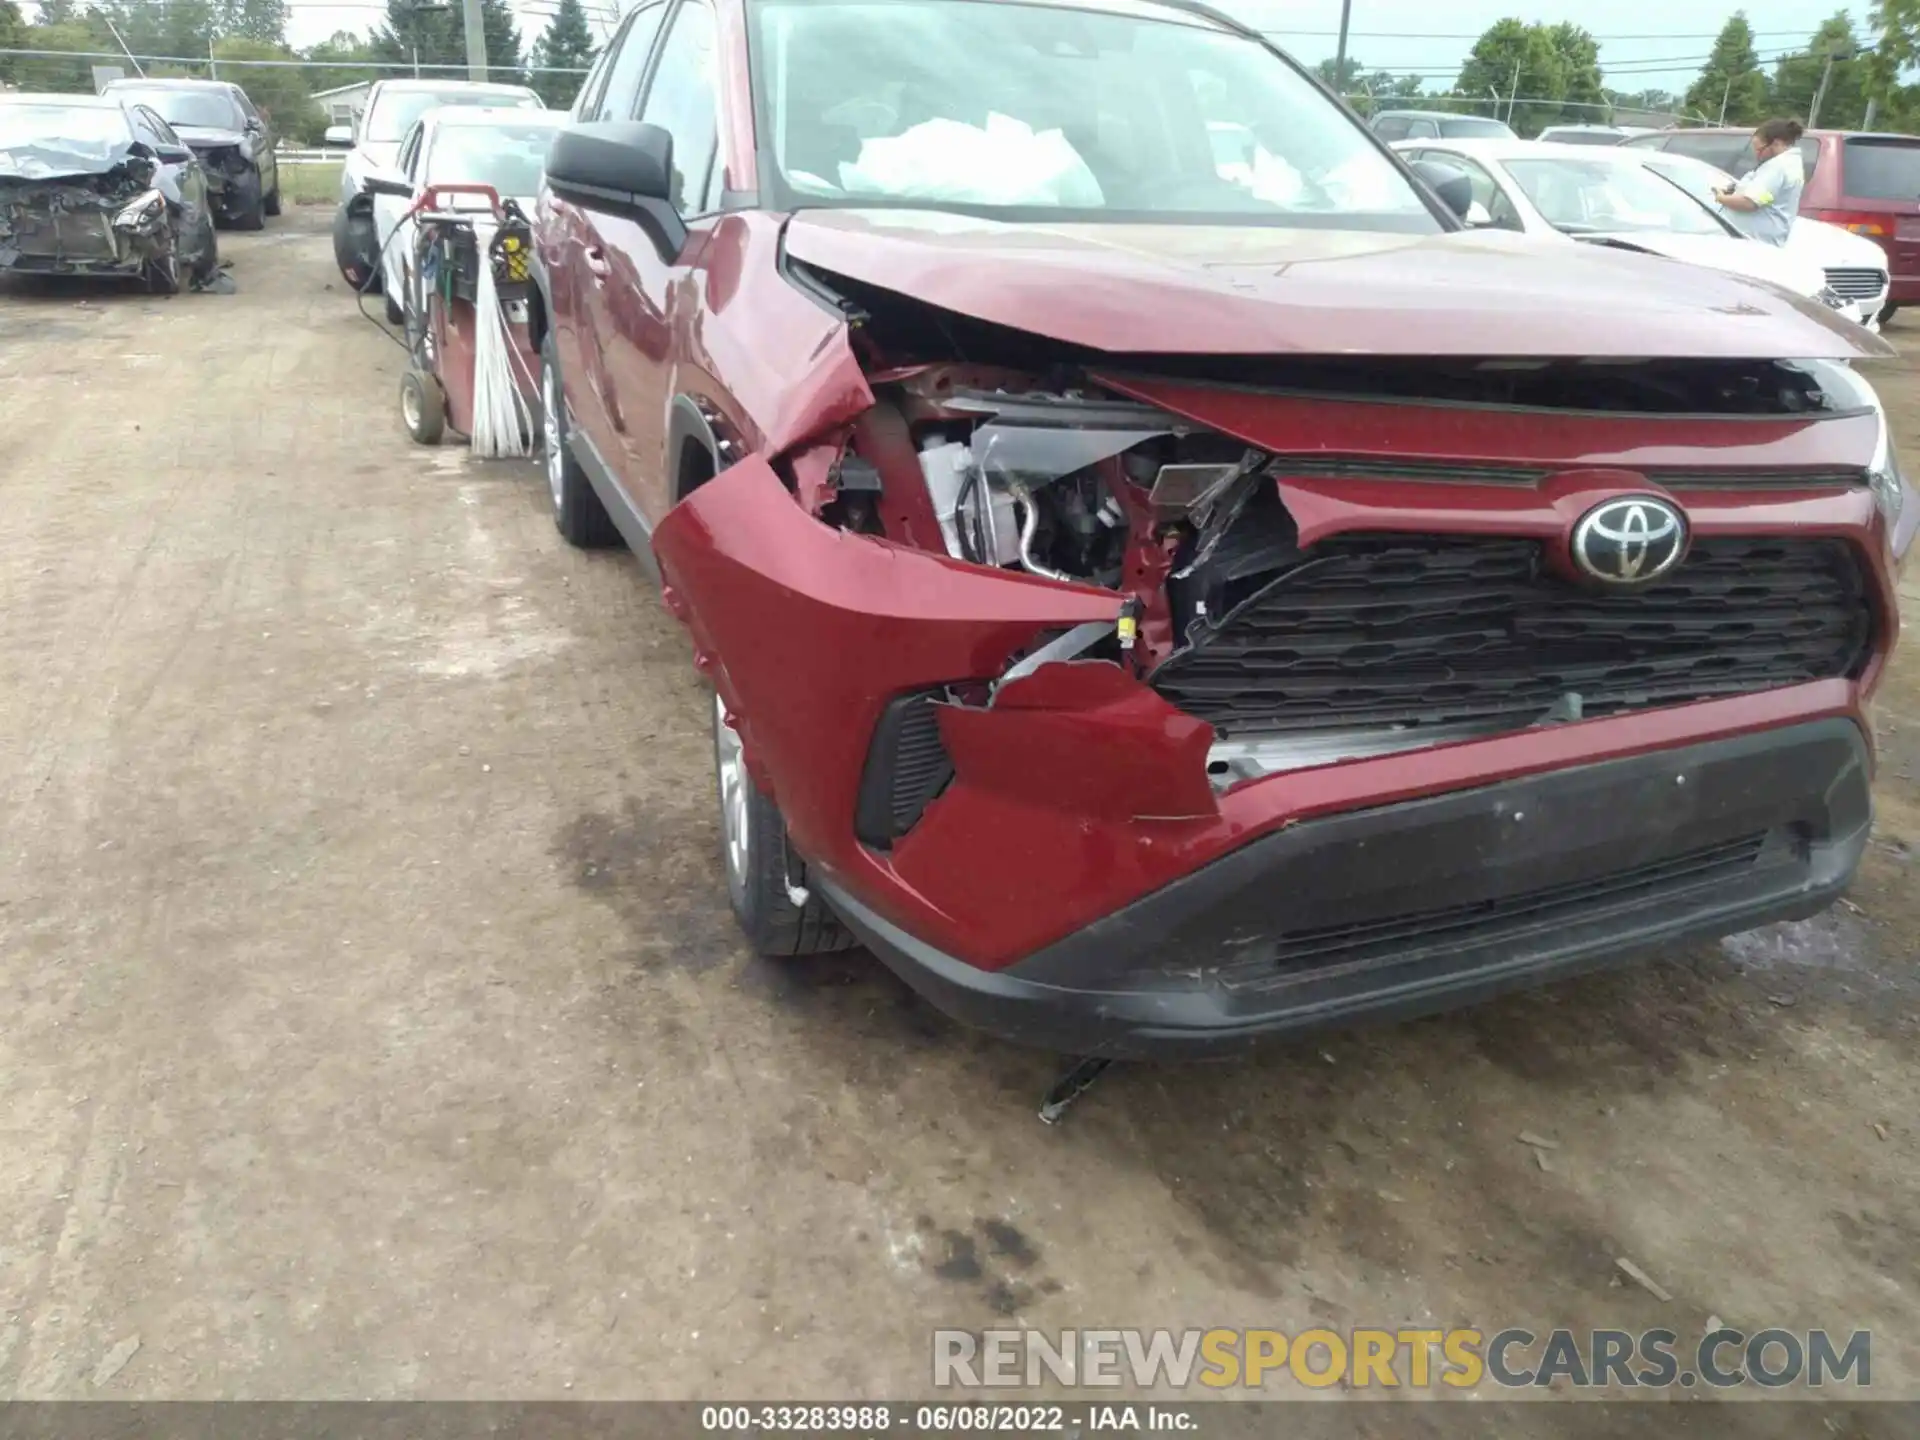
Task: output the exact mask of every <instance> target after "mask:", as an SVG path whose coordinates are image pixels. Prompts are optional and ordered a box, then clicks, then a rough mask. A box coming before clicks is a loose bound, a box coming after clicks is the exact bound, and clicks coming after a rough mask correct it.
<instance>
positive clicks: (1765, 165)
mask: <svg viewBox="0 0 1920 1440" xmlns="http://www.w3.org/2000/svg"><path fill="white" fill-rule="evenodd" d="M1803 133H1804V131H1803V128H1802V126H1801V124H1800V122H1799V121H1798V120H1769V121H1767V123H1766V124H1764V125H1762V126H1761V127H1760V128H1759V129H1758V130H1756V131H1754V132H1753V153H1754V154H1755V155H1756V156H1757V157H1758V158H1759V161H1760V163H1759V164H1758V165H1757V166H1755V167H1754V169H1753V170H1752V172H1751V173H1749V174H1748V176H1747V178H1746V179H1744V180H1741V181H1738V182H1736V183H1735V184H1733V185H1732V186H1729V187H1728V188H1727V189H1725V190H1716V191H1714V192H1713V198H1714V199H1715V200H1718V201H1719V202H1720V206H1721V208H1722V209H1723V210H1725V211H1726V212H1727V218H1728V219H1729V220H1731V221H1732V222H1733V223H1734V225H1735V226H1737V227H1738V228H1739V229H1740V230H1742V231H1743V232H1745V233H1746V234H1747V235H1748V236H1750V237H1751V238H1753V239H1755V240H1764V241H1765V242H1766V243H1767V244H1769V245H1784V244H1786V243H1787V236H1788V235H1789V234H1790V233H1792V230H1793V217H1794V216H1796V215H1798V214H1799V213H1800V192H1801V191H1802V190H1804V189H1806V188H1807V167H1806V165H1805V164H1804V163H1803V162H1802V160H1801V159H1800V136H1801V135H1802V134H1803Z"/></svg>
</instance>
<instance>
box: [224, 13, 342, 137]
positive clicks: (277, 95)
mask: <svg viewBox="0 0 1920 1440" xmlns="http://www.w3.org/2000/svg"><path fill="white" fill-rule="evenodd" d="M213 53H214V57H215V59H216V60H218V61H219V62H220V78H221V79H222V80H231V81H233V82H234V83H235V84H236V85H239V86H240V87H241V88H242V89H243V90H245V91H246V92H247V98H248V99H250V100H251V101H253V103H254V106H255V108H257V109H258V110H259V111H260V112H261V113H262V114H264V115H265V116H266V117H267V118H268V119H269V120H271V121H272V122H273V128H274V130H275V131H276V132H277V133H278V134H281V135H284V136H286V137H287V138H288V139H290V140H297V141H299V142H301V143H302V144H304V143H306V142H307V141H308V139H309V138H310V137H313V136H315V135H317V134H318V132H319V131H322V130H325V129H326V121H325V120H324V118H322V116H321V111H320V107H319V106H317V105H315V104H314V103H313V91H312V90H311V89H310V88H308V85H307V75H306V72H305V71H304V70H302V69H300V68H299V67H298V66H296V65H260V64H252V65H249V64H246V63H243V62H246V61H249V60H252V61H260V60H294V59H297V58H299V57H297V56H296V55H295V54H294V53H293V52H292V51H291V50H289V49H288V48H287V47H286V46H284V45H275V44H271V43H269V42H268V41H265V40H249V39H247V38H246V37H245V36H236V37H234V38H233V39H230V40H221V41H218V42H216V43H215V45H214V47H213Z"/></svg>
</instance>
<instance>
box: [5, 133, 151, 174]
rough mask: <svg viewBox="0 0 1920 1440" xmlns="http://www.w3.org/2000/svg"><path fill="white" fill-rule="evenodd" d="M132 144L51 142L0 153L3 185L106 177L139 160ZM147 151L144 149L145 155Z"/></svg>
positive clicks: (44, 141) (37, 143) (47, 140)
mask: <svg viewBox="0 0 1920 1440" xmlns="http://www.w3.org/2000/svg"><path fill="white" fill-rule="evenodd" d="M135 143H136V142H134V141H131V140H126V141H118V142H114V143H111V144H103V143H92V144H90V143H88V142H86V141H84V140H61V139H53V138H49V139H46V140H36V141H35V142H34V143H33V144H31V145H18V146H15V147H14V148H13V149H11V150H0V181H7V180H60V179H64V178H66V177H67V176H70V175H106V174H108V173H110V172H111V171H113V170H114V169H115V168H116V167H118V166H121V165H124V164H126V163H127V161H129V160H131V159H134V158H135V151H134V145H135ZM144 151H145V147H144V146H142V147H141V153H142V154H144Z"/></svg>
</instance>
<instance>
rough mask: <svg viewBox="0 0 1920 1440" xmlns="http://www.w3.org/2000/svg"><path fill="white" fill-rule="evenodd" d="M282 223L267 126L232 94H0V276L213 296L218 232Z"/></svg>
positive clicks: (185, 85)
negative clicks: (108, 278) (109, 278)
mask: <svg viewBox="0 0 1920 1440" xmlns="http://www.w3.org/2000/svg"><path fill="white" fill-rule="evenodd" d="M279 213H280V171H279V165H278V162H277V161H276V159H275V156H274V134H273V129H272V126H271V124H270V123H269V121H268V118H267V117H266V116H265V115H263V114H262V113H261V112H260V111H259V110H258V109H256V108H255V106H254V104H253V102H252V101H251V100H249V99H248V98H247V94H246V91H244V90H243V89H241V88H240V87H239V86H238V85H233V84H229V83H227V82H225V81H217V80H151V79H144V78H142V79H134V80H113V81H109V82H108V83H107V84H106V85H105V86H103V87H102V89H101V93H100V94H98V95H68V94H36V93H32V92H21V91H9V92H7V93H6V94H0V270H14V271H29V272H33V273H38V274H47V275H131V276H137V277H139V278H141V279H143V280H144V281H145V282H146V283H147V286H148V288H149V289H151V290H154V291H156V292H159V293H164V294H171V293H173V292H174V291H177V290H179V289H181V288H182V287H183V286H191V287H193V288H196V289H204V288H208V287H210V286H212V285H213V284H214V282H215V279H216V277H217V276H218V274H219V271H220V253H219V242H218V238H217V237H216V235H215V233H214V232H215V227H216V225H228V226H232V227H234V228H237V229H242V230H258V229H259V228H260V227H261V226H262V225H263V224H264V223H265V217H267V216H269V215H278V214H279Z"/></svg>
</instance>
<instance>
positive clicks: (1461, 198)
mask: <svg viewBox="0 0 1920 1440" xmlns="http://www.w3.org/2000/svg"><path fill="white" fill-rule="evenodd" d="M1413 173H1414V174H1416V175H1418V176H1419V177H1420V178H1421V179H1422V180H1424V181H1425V182H1426V185H1427V188H1428V189H1429V190H1431V191H1433V193H1434V194H1435V195H1438V196H1439V197H1440V203H1441V204H1442V205H1444V206H1446V207H1447V209H1449V210H1451V211H1452V212H1453V214H1454V218H1455V219H1459V220H1464V219H1466V218H1467V211H1468V210H1470V209H1472V208H1473V181H1471V180H1469V179H1468V178H1467V177H1466V175H1465V174H1464V173H1463V172H1462V171H1459V170H1456V169H1454V168H1453V167H1452V166H1451V165H1442V164H1441V163H1440V162H1439V161H1437V160H1416V161H1414V162H1413Z"/></svg>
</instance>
